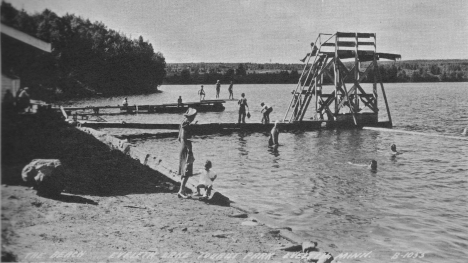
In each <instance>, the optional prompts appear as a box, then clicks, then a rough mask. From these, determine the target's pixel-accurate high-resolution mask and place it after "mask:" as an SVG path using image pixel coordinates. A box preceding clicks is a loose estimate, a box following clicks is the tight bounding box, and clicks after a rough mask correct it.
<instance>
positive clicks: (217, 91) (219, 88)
mask: <svg viewBox="0 0 468 263" xmlns="http://www.w3.org/2000/svg"><path fill="white" fill-rule="evenodd" d="M220 90H221V83H219V80H218V82H216V98H219V91H220Z"/></svg>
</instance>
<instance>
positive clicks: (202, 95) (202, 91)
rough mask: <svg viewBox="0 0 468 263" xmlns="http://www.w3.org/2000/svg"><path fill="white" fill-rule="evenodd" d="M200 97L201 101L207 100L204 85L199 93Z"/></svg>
mask: <svg viewBox="0 0 468 263" xmlns="http://www.w3.org/2000/svg"><path fill="white" fill-rule="evenodd" d="M198 95H200V101H202V100H204V99H205V90H204V89H203V85H201V89H200V90H199V91H198Z"/></svg>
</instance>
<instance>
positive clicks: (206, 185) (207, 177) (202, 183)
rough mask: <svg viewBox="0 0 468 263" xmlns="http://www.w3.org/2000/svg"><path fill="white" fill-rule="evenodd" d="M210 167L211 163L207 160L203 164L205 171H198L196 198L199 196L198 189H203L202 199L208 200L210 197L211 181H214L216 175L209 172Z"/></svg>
mask: <svg viewBox="0 0 468 263" xmlns="http://www.w3.org/2000/svg"><path fill="white" fill-rule="evenodd" d="M211 167H212V164H211V161H209V160H207V161H206V162H205V169H204V170H201V171H200V180H199V182H198V185H197V194H196V195H197V196H201V194H200V189H202V188H203V189H205V194H204V195H203V197H204V198H208V197H209V196H210V195H211V190H212V189H213V181H214V180H215V179H216V177H217V175H216V174H215V173H213V171H210V169H211Z"/></svg>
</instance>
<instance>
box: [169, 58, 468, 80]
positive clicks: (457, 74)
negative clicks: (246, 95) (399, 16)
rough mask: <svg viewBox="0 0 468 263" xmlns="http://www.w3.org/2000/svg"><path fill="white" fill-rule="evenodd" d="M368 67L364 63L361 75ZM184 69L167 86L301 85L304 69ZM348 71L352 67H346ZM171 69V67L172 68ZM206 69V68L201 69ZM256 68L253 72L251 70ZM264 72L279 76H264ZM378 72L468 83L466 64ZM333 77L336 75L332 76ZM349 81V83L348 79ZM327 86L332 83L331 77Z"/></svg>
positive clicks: (382, 67)
mask: <svg viewBox="0 0 468 263" xmlns="http://www.w3.org/2000/svg"><path fill="white" fill-rule="evenodd" d="M368 64H369V63H363V65H362V67H363V68H362V69H361V71H363V70H364V68H365V67H367V65H368ZM176 65H177V67H179V68H180V67H182V68H184V69H183V70H181V71H180V72H175V73H173V74H168V76H166V79H165V82H164V83H165V84H203V83H215V82H216V80H221V81H222V82H229V81H234V82H235V83H245V84H270V83H278V84H280V83H289V84H293V83H294V84H295V83H297V82H298V80H299V77H300V74H301V72H302V70H303V69H304V65H303V64H265V66H261V65H260V64H251V63H245V64H244V63H240V64H237V68H236V67H235V66H233V65H232V64H221V63H220V64H219V66H220V67H219V68H216V67H213V65H211V66H210V68H209V70H207V72H199V67H200V64H197V63H186V64H176ZM345 65H347V67H348V68H351V67H352V65H350V64H348V63H345ZM169 66H170V67H171V65H169ZM201 66H203V67H206V65H201ZM251 66H253V68H252V67H251ZM264 69H269V70H277V72H266V73H265V72H262V70H264ZM379 72H380V75H381V77H382V81H383V82H386V83H388V82H438V81H439V82H460V81H468V61H467V60H428V61H419V60H416V61H398V62H383V61H382V62H379ZM331 73H332V75H333V72H331ZM373 78H374V72H373V71H371V72H370V73H369V75H368V77H367V78H366V79H364V82H373ZM348 81H350V79H348ZM324 82H325V83H331V82H332V80H331V79H329V78H328V77H325V79H324Z"/></svg>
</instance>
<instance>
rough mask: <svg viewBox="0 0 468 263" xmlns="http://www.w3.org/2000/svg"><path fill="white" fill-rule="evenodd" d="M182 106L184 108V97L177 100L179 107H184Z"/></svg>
mask: <svg viewBox="0 0 468 263" xmlns="http://www.w3.org/2000/svg"><path fill="white" fill-rule="evenodd" d="M182 106H184V105H183V104H182V96H179V99H177V107H182Z"/></svg>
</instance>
